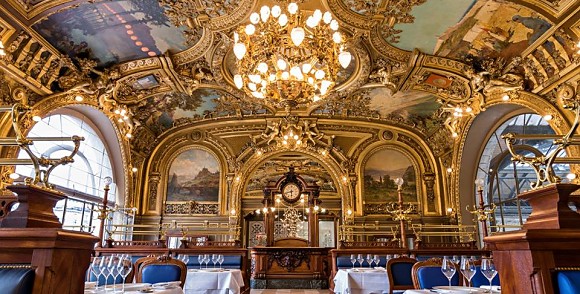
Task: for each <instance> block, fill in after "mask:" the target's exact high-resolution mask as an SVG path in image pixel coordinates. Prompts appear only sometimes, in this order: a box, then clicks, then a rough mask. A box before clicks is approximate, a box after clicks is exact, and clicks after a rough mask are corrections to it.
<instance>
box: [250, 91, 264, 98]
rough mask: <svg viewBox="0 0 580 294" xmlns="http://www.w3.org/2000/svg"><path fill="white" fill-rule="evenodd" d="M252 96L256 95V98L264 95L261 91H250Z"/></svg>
mask: <svg viewBox="0 0 580 294" xmlns="http://www.w3.org/2000/svg"><path fill="white" fill-rule="evenodd" d="M252 96H254V97H256V98H260V99H264V98H265V96H264V94H263V93H262V92H255V91H254V92H252Z"/></svg>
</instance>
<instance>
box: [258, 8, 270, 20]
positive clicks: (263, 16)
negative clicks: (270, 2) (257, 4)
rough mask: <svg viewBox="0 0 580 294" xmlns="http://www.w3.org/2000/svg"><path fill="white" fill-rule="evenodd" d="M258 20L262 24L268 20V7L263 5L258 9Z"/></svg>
mask: <svg viewBox="0 0 580 294" xmlns="http://www.w3.org/2000/svg"><path fill="white" fill-rule="evenodd" d="M260 18H261V19H262V21H263V22H266V21H268V18H270V7H268V6H266V5H264V6H262V8H260Z"/></svg>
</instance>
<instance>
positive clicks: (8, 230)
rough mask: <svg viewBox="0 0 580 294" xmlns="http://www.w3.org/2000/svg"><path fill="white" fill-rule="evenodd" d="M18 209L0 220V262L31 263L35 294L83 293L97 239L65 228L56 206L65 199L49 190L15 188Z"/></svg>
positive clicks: (23, 186)
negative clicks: (55, 213)
mask: <svg viewBox="0 0 580 294" xmlns="http://www.w3.org/2000/svg"><path fill="white" fill-rule="evenodd" d="M8 189H10V190H11V191H13V192H15V193H17V197H18V201H19V203H20V204H19V206H18V208H17V209H16V210H15V211H12V212H10V213H8V215H7V216H6V217H5V218H4V219H2V220H0V263H17V264H30V265H32V266H33V267H34V269H35V277H34V286H33V293H34V294H53V293H62V294H76V293H83V291H84V282H85V273H86V271H87V269H88V267H89V263H90V260H91V254H92V252H93V249H94V245H95V243H96V242H97V241H98V238H97V237H95V236H93V235H91V234H89V233H82V232H74V231H68V230H63V229H62V224H61V223H60V222H59V220H58V218H57V217H56V215H54V213H53V207H54V205H55V204H56V202H58V201H59V200H61V199H64V198H65V196H64V195H63V194H61V193H59V192H57V191H52V190H49V189H46V188H41V187H36V186H27V185H14V186H9V187H8Z"/></svg>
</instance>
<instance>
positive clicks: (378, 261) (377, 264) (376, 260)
mask: <svg viewBox="0 0 580 294" xmlns="http://www.w3.org/2000/svg"><path fill="white" fill-rule="evenodd" d="M373 260H374V262H375V266H379V263H380V262H381V258H380V257H379V255H378V254H375V255H374V256H373Z"/></svg>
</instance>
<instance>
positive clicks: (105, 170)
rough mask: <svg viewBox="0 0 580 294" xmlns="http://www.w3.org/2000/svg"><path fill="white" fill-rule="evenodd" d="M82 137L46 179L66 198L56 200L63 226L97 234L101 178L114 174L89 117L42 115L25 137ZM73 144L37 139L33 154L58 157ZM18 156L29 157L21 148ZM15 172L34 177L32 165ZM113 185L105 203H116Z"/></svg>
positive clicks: (102, 189)
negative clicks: (70, 158) (71, 159)
mask: <svg viewBox="0 0 580 294" xmlns="http://www.w3.org/2000/svg"><path fill="white" fill-rule="evenodd" d="M74 135H78V136H82V137H84V139H85V140H84V141H82V142H81V145H80V148H79V152H78V153H77V155H76V156H75V157H74V162H73V163H69V164H67V165H60V166H58V167H56V168H55V169H54V170H53V171H52V173H51V174H50V178H49V182H50V183H51V184H54V185H55V186H56V189H57V190H61V191H63V192H65V194H67V196H68V198H67V199H65V200H61V201H59V202H58V204H57V205H56V207H55V208H54V213H55V214H56V215H57V216H58V217H59V219H60V221H61V222H62V223H63V226H64V227H65V228H68V229H72V230H79V231H91V232H93V234H95V235H98V230H99V222H100V220H99V219H98V211H97V210H98V206H97V205H98V204H100V203H102V198H103V194H104V183H103V182H104V180H103V179H104V178H105V177H107V176H109V177H113V174H114V173H113V169H112V166H111V159H110V157H109V154H108V152H107V149H106V147H105V145H104V144H103V141H102V140H101V138H100V137H99V136H98V135H97V132H96V131H95V130H94V129H93V128H92V127H91V126H90V124H89V123H88V119H87V120H86V121H85V120H83V119H80V118H77V117H75V116H71V115H66V114H54V115H50V116H47V117H45V118H44V119H42V120H41V121H39V122H38V123H36V124H35V125H34V127H33V128H32V129H31V130H30V132H29V133H28V137H71V136H74ZM73 148H74V143H73V142H70V141H36V142H34V144H33V145H32V146H31V150H32V151H33V152H34V154H35V155H36V156H39V157H40V156H42V157H46V158H61V157H63V156H67V155H70V154H71V151H72V150H73ZM18 158H29V157H28V155H27V154H26V152H23V151H21V152H20V153H19V155H18ZM16 173H18V174H20V175H22V176H24V177H34V168H33V166H17V168H16ZM115 195H117V191H116V186H115V185H114V184H113V185H111V187H110V191H109V195H108V196H109V197H108V200H109V201H108V204H109V205H113V204H114V203H115V199H116V197H115Z"/></svg>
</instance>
